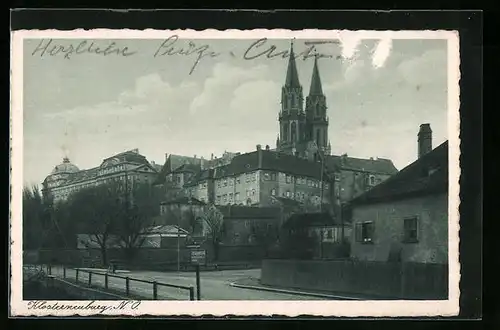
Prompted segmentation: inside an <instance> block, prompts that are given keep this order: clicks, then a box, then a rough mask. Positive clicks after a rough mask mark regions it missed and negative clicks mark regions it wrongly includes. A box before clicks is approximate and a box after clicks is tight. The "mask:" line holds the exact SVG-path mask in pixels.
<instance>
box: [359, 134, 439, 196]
mask: <svg viewBox="0 0 500 330" xmlns="http://www.w3.org/2000/svg"><path fill="white" fill-rule="evenodd" d="M447 191H448V141H446V142H444V143H442V144H441V145H439V146H438V147H436V148H435V149H434V150H432V151H431V152H429V153H427V154H425V155H423V156H422V157H421V158H419V159H417V160H416V161H414V162H413V163H411V164H410V165H408V166H406V167H405V168H404V169H402V170H401V171H399V172H398V173H397V174H395V175H393V176H391V177H390V178H388V179H387V180H385V181H383V182H381V183H380V184H378V185H376V186H375V187H373V188H372V189H371V190H369V191H367V192H366V193H364V194H362V195H360V196H358V197H356V198H354V199H353V200H352V201H351V202H350V203H349V204H350V205H359V204H369V203H379V202H384V201H390V200H396V199H402V198H408V197H414V196H421V195H431V194H437V193H446V192H447Z"/></svg>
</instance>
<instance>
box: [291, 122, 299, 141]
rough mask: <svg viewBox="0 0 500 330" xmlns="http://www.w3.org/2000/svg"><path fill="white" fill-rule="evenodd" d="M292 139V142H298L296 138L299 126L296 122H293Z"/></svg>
mask: <svg viewBox="0 0 500 330" xmlns="http://www.w3.org/2000/svg"><path fill="white" fill-rule="evenodd" d="M290 133H291V134H290V135H291V138H290V140H291V141H292V142H295V141H296V138H297V124H296V123H295V122H292V129H291V132H290Z"/></svg>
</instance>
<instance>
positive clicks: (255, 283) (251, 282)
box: [230, 278, 393, 300]
mask: <svg viewBox="0 0 500 330" xmlns="http://www.w3.org/2000/svg"><path fill="white" fill-rule="evenodd" d="M230 285H231V286H233V287H235V288H241V289H250V290H261V291H270V292H277V293H287V294H296V295H301V296H311V297H320V298H327V299H332V300H393V299H390V298H386V299H384V298H380V297H377V298H375V297H367V296H362V295H356V294H351V293H332V292H325V291H318V290H303V289H296V288H282V287H276V286H269V285H264V284H261V283H260V280H259V279H256V278H243V279H240V280H237V281H234V282H233V283H231V284H230Z"/></svg>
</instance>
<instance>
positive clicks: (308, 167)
mask: <svg viewBox="0 0 500 330" xmlns="http://www.w3.org/2000/svg"><path fill="white" fill-rule="evenodd" d="M259 152H260V153H261V156H262V158H261V161H260V162H259ZM256 170H271V171H279V172H283V173H289V174H295V175H302V176H306V177H314V178H319V177H320V176H321V164H320V163H319V162H311V161H309V160H307V159H303V158H299V157H297V156H293V155H288V154H284V153H279V152H275V151H270V150H258V151H254V152H249V153H246V154H241V155H238V156H236V157H234V158H233V160H232V161H231V163H230V164H228V165H225V166H221V167H217V168H215V169H214V178H221V177H226V176H233V175H237V174H242V173H246V172H252V171H256Z"/></svg>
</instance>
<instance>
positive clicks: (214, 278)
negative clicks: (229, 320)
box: [52, 267, 325, 300]
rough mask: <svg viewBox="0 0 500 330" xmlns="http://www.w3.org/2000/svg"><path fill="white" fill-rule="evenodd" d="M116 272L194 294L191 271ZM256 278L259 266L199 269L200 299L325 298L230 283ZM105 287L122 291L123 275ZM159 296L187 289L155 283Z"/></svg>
mask: <svg viewBox="0 0 500 330" xmlns="http://www.w3.org/2000/svg"><path fill="white" fill-rule="evenodd" d="M52 275H55V276H58V277H62V275H63V270H62V267H53V268H52ZM116 275H119V276H123V277H125V276H128V277H129V278H131V279H132V278H134V279H138V280H146V281H157V282H158V283H165V284H173V285H182V286H193V287H194V288H195V297H196V276H195V273H194V272H153V271H130V272H125V273H117V274H116ZM75 277H76V271H75V270H74V269H66V278H68V279H73V280H74V279H75ZM249 277H250V278H259V277H260V269H244V270H223V271H206V272H201V273H200V283H201V285H200V286H201V300H324V299H325V298H319V297H311V296H304V295H297V294H285V293H277V292H269V291H261V290H252V289H243V288H236V287H232V286H231V285H230V284H231V283H232V282H234V281H236V280H238V279H242V278H249ZM79 282H81V283H82V284H85V283H88V273H87V272H85V271H80V272H79ZM92 284H93V285H96V286H101V287H104V273H103V274H102V275H96V274H93V275H92ZM108 287H109V288H110V289H114V290H120V291H122V292H125V279H123V278H114V277H111V276H110V277H109V278H108ZM130 293H131V294H138V295H140V296H144V297H152V296H153V286H152V284H150V283H142V282H137V281H133V280H130ZM158 299H159V300H189V291H188V290H184V289H178V288H169V287H165V286H161V285H158Z"/></svg>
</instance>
